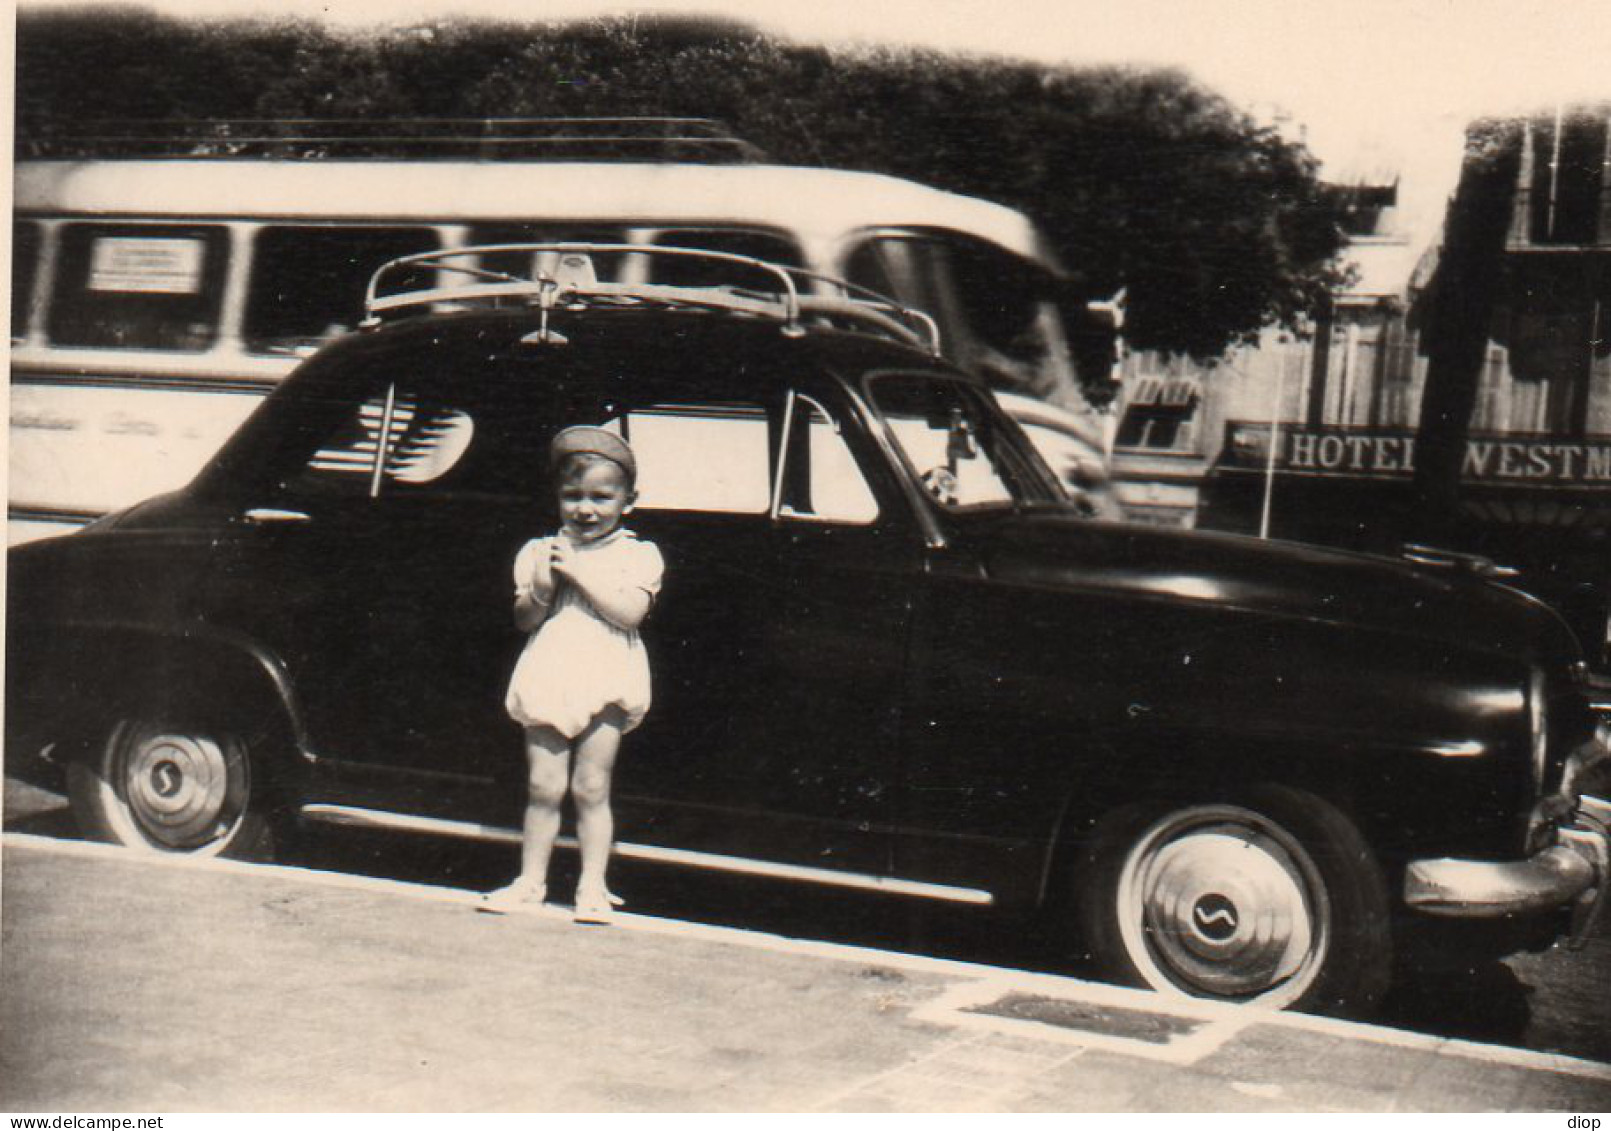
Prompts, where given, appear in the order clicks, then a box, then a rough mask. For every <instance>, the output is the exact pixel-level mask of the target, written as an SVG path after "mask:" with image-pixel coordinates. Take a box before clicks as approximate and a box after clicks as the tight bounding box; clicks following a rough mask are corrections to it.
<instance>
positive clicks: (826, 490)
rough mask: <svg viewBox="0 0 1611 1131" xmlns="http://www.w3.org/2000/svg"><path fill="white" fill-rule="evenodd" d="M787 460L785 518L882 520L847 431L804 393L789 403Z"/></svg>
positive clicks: (845, 521)
mask: <svg viewBox="0 0 1611 1131" xmlns="http://www.w3.org/2000/svg"><path fill="white" fill-rule="evenodd" d="M789 414H790V415H789V423H788V427H787V435H788V437H789V441H788V446H787V448H786V449H785V453H784V459H783V471H782V474H781V479H782V482H783V498H782V506H781V508H780V511H779V513H780V514H781V515H782V516H783V517H785V518H797V519H810V520H813V521H817V522H832V523H842V524H846V525H853V526H865V525H868V524H870V523H872V522H873V521H875V520H876V519H877V518H878V500H877V499H876V498H875V497H874V495H873V492H872V489H871V488H870V487H869V486H868V485H867V479H866V477H865V476H864V475H863V474H862V470H861V467H860V466H859V465H858V464H857V463H856V457H855V455H854V454H853V453H852V452H851V450H850V446H849V445H848V444H847V443H846V442H845V436H844V432H843V430H842V429H841V428H840V426H839V423H838V422H837V421H836V420H834V419H833V418H832V417H831V416H830V415H829V414H828V412H827V410H826V409H824V408H823V407H822V405H820V404H818V403H817V402H816V401H815V400H814V399H812V398H810V397H806V396H796V397H794V398H793V399H792V400H791V402H790V405H789Z"/></svg>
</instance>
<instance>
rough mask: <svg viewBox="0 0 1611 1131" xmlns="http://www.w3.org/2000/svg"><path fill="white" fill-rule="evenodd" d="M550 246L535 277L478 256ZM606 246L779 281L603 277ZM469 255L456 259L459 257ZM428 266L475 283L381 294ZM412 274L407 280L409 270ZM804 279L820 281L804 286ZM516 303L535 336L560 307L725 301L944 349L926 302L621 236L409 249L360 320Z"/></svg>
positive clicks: (744, 258) (550, 336) (738, 309)
mask: <svg viewBox="0 0 1611 1131" xmlns="http://www.w3.org/2000/svg"><path fill="white" fill-rule="evenodd" d="M499 254H527V255H531V256H532V257H533V262H534V263H535V262H536V256H538V255H542V254H549V255H552V256H553V262H552V264H551V265H548V266H545V267H543V268H540V269H538V270H536V271H534V272H533V274H532V275H531V276H530V277H526V276H522V275H516V274H512V273H510V272H507V271H500V270H496V269H493V268H489V267H486V266H484V265H483V264H482V263H480V262H474V260H478V259H481V258H483V257H485V256H487V255H499ZM599 255H649V256H661V257H666V258H672V259H685V260H697V261H701V262H704V263H715V264H720V265H723V266H726V267H729V268H736V269H740V270H741V271H748V272H751V273H754V272H762V273H764V274H766V275H769V276H771V277H772V278H773V279H775V280H776V281H777V284H778V290H777V292H776V293H771V292H768V291H764V290H756V289H754V287H753V280H752V281H751V283H750V285H743V284H741V283H738V282H735V283H730V284H723V285H713V286H678V285H674V284H667V283H649V282H624V283H623V282H605V281H602V280H600V279H599V278H598V273H597V271H596V270H595V269H594V265H593V257H594V256H599ZM465 259H468V260H472V262H454V260H465ZM421 268H425V269H429V270H432V271H433V272H445V273H448V274H456V275H463V276H466V277H468V279H469V280H471V281H469V282H456V283H453V284H448V285H435V286H428V287H418V288H414V289H408V290H402V291H398V292H396V293H393V294H382V293H381V290H382V288H383V286H384V285H385V284H386V283H387V281H388V280H391V281H394V282H395V281H396V280H397V279H398V278H400V277H405V276H406V275H407V274H408V273H410V272H416V271H418V270H420V269H421ZM403 281H404V282H405V283H406V282H408V281H409V280H407V279H406V278H404V279H403ZM802 287H808V288H814V289H808V290H802ZM509 302H515V303H519V304H522V305H525V306H531V307H536V308H537V309H538V310H539V311H540V312H541V314H542V325H541V327H540V328H539V330H538V331H537V333H536V335H534V340H536V341H541V342H560V341H563V340H564V339H563V338H562V337H561V336H560V335H558V334H557V332H554V331H551V330H550V329H549V326H548V318H549V313H550V312H551V311H553V310H555V309H561V308H563V309H572V310H575V309H586V308H588V307H590V306H594V305H599V306H643V305H660V306H671V307H683V308H699V309H706V310H719V311H724V312H727V313H736V314H743V315H748V316H751V317H757V318H765V319H769V320H772V321H775V322H777V323H778V324H779V325H780V327H781V328H782V331H783V333H784V335H785V336H787V337H803V336H804V335H805V334H806V333H808V332H809V330H810V328H811V327H812V326H813V325H817V326H822V325H830V326H831V325H837V324H842V325H845V326H848V327H850V328H853V329H857V330H861V331H863V332H872V333H876V334H880V335H882V336H885V337H890V338H894V339H896V340H899V341H901V342H904V343H906V344H908V345H916V346H918V347H920V348H923V349H926V350H928V352H930V353H931V354H934V355H935V356H939V353H940V331H939V327H938V326H937V325H936V324H935V322H934V319H933V318H931V317H929V316H928V315H927V314H925V313H924V312H923V311H921V310H914V309H912V308H911V307H907V306H902V305H901V304H900V303H898V302H896V301H895V300H894V299H891V298H889V297H888V296H886V295H881V294H879V293H878V292H876V291H873V290H870V289H868V288H867V287H862V286H858V285H857V284H855V283H851V282H848V281H847V280H844V279H840V278H836V277H834V276H832V275H826V274H823V273H821V272H818V271H809V270H806V269H805V268H802V267H791V266H785V265H783V264H779V263H772V262H770V261H768V260H765V259H757V258H755V257H753V256H748V255H735V254H732V253H730V252H725V251H706V250H704V249H702V248H685V247H656V246H653V245H646V244H623V243H575V242H554V243H501V244H478V245H471V246H466V247H456V248H443V249H440V250H437V251H425V252H420V253H418V254H415V255H405V256H401V257H399V258H397V259H393V260H390V261H389V262H387V263H383V264H382V265H381V266H380V267H379V268H377V269H376V271H375V273H374V274H373V275H371V276H370V279H369V286H368V288H367V290H366V291H365V294H364V319H363V321H362V322H361V323H359V326H360V328H361V329H374V328H375V327H377V326H379V325H381V323H382V322H383V321H384V319H383V316H384V315H393V314H398V313H400V312H404V311H415V312H421V311H430V310H438V311H439V310H441V309H442V308H443V307H444V306H445V307H448V308H450V309H451V308H456V309H463V308H465V307H467V306H471V305H476V304H485V305H487V306H491V307H497V306H499V305H503V304H506V303H509Z"/></svg>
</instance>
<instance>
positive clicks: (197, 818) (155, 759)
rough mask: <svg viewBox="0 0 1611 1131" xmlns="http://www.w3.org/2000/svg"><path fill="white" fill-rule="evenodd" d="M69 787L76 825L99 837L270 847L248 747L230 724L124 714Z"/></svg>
mask: <svg viewBox="0 0 1611 1131" xmlns="http://www.w3.org/2000/svg"><path fill="white" fill-rule="evenodd" d="M68 793H69V796H70V799H71V801H72V806H73V814H74V816H75V817H76V819H77V820H78V823H79V826H80V827H81V828H82V829H83V830H84V832H85V833H86V834H87V835H89V836H92V837H95V838H96V839H98V840H106V841H111V842H112V843H114V844H121V845H124V846H126V847H129V848H136V849H141V850H145V851H152V852H170V853H180V854H185V855H191V856H234V857H253V856H261V855H266V854H267V852H268V849H269V836H268V826H267V823H266V821H265V820H264V818H263V815H262V813H261V812H260V808H261V806H260V804H259V803H258V800H257V799H256V798H254V796H253V780H252V765H251V758H250V753H249V751H248V749H247V745H246V743H245V742H243V741H242V740H241V739H240V738H239V737H238V736H236V735H234V734H232V733H230V732H229V731H227V730H222V729H218V728H213V727H202V726H196V725H194V724H185V725H170V724H167V723H163V722H157V721H154V720H150V719H125V720H122V721H120V722H118V723H117V724H116V725H115V726H113V727H112V729H111V731H110V732H109V734H108V735H107V738H106V741H105V742H104V743H103V744H102V745H101V746H100V747H99V748H98V749H97V750H95V751H93V752H92V753H91V755H90V756H89V757H88V758H86V759H84V760H81V761H77V762H74V763H73V764H72V765H71V766H70V767H69V769H68Z"/></svg>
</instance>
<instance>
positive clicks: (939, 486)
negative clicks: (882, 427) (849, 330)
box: [868, 374, 1056, 509]
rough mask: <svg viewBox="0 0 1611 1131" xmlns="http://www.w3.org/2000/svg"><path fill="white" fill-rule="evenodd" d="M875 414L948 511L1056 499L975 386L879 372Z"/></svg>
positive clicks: (873, 383) (872, 385)
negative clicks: (950, 509)
mask: <svg viewBox="0 0 1611 1131" xmlns="http://www.w3.org/2000/svg"><path fill="white" fill-rule="evenodd" d="M868 388H869V392H870V394H871V399H872V401H873V404H874V406H875V407H876V408H877V410H878V414H879V416H880V417H881V418H882V419H883V421H884V423H885V424H886V425H887V426H888V428H889V431H890V434H891V435H892V436H893V437H894V439H895V442H896V444H897V445H898V446H899V448H900V450H901V453H902V455H904V456H905V457H906V461H907V463H908V464H910V466H911V468H912V471H913V473H914V474H916V475H917V477H918V479H919V481H920V482H921V484H922V485H923V488H924V489H925V490H926V491H927V492H928V493H929V495H930V496H932V497H933V498H934V499H935V500H937V501H938V502H939V503H940V504H942V505H943V506H945V507H947V508H955V509H963V508H969V507H987V506H993V505H1002V504H1009V503H1012V502H1013V501H1014V500H1016V499H1023V500H1034V501H1039V500H1042V499H1044V500H1047V501H1052V500H1054V499H1055V498H1056V496H1055V495H1054V494H1053V493H1052V490H1051V489H1050V488H1049V486H1048V485H1047V484H1045V483H1044V482H1043V481H1042V480H1041V478H1040V477H1038V476H1037V475H1036V474H1035V473H1034V470H1033V461H1032V459H1031V457H1029V456H1028V454H1027V453H1025V452H1023V451H1021V450H1018V449H1017V448H1016V447H1015V446H1014V442H1013V440H1012V439H1011V437H1010V436H1009V435H1008V433H1007V432H1006V431H1005V430H1003V429H999V428H998V427H997V423H998V421H999V417H998V415H997V413H996V411H993V409H992V407H991V406H990V405H989V403H988V402H986V401H985V399H984V397H983V396H982V395H981V394H980V393H979V392H978V391H977V390H975V389H973V388H970V387H969V386H967V385H965V384H962V383H961V382H958V381H953V380H949V379H944V378H932V377H921V376H905V375H894V374H885V375H879V376H875V377H873V378H872V379H871V380H870V381H869V382H868Z"/></svg>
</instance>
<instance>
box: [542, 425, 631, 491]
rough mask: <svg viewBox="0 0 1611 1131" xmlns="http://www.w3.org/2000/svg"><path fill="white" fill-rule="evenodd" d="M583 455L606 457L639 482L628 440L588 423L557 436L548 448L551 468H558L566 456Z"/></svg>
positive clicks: (568, 429)
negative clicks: (583, 453)
mask: <svg viewBox="0 0 1611 1131" xmlns="http://www.w3.org/2000/svg"><path fill="white" fill-rule="evenodd" d="M582 452H588V453H591V454H592V455H596V456H603V457H604V458H605V459H607V460H609V461H610V462H612V463H614V464H617V465H619V466H620V468H621V470H622V471H624V472H626V474H627V478H628V479H629V480H632V481H633V482H636V481H637V478H638V461H637V458H636V457H635V456H633V454H632V449H631V448H629V447H627V443H626V441H625V440H623V439H621V437H619V436H617V435H616V434H615V433H614V432H610V431H607V430H606V429H603V428H594V427H592V426H591V425H586V424H580V425H577V426H576V427H574V428H566V429H565V430H564V431H562V432H560V433H559V434H558V435H557V436H555V437H554V442H553V443H552V444H551V445H550V446H549V449H548V466H549V467H558V466H559V465H560V462H561V461H563V460H564V459H565V457H566V456H574V455H578V454H580V453H582Z"/></svg>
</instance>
